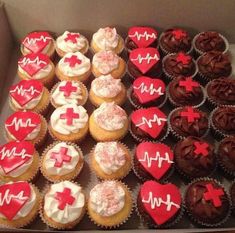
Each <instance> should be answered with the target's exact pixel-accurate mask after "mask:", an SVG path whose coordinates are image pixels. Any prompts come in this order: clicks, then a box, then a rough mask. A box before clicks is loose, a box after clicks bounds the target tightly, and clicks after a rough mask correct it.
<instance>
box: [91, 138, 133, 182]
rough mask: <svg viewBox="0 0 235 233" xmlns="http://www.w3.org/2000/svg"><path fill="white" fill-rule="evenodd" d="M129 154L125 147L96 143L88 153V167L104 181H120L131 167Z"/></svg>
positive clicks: (116, 144)
mask: <svg viewBox="0 0 235 233" xmlns="http://www.w3.org/2000/svg"><path fill="white" fill-rule="evenodd" d="M131 160H132V158H131V152H130V150H129V149H128V148H127V146H126V145H124V144H122V143H120V142H117V141H111V142H98V143H97V144H96V145H95V147H94V148H93V149H92V151H91V153H90V166H91V169H92V170H93V171H94V172H95V174H96V175H97V176H98V177H99V178H101V179H104V180H108V179H115V180H118V179H122V178H124V177H125V176H126V175H127V174H128V173H129V172H130V169H131V167H132V161H131Z"/></svg>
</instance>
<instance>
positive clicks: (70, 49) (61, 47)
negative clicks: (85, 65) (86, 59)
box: [55, 31, 89, 57]
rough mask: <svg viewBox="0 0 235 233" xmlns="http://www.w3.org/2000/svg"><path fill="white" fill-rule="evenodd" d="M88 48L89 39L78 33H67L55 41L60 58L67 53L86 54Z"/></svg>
mask: <svg viewBox="0 0 235 233" xmlns="http://www.w3.org/2000/svg"><path fill="white" fill-rule="evenodd" d="M88 48H89V42H88V40H87V38H86V37H85V36H83V35H81V34H80V33H78V32H69V31H65V32H64V33H63V34H62V35H60V36H59V37H57V39H56V41H55V49H56V52H57V54H58V55H59V56H60V57H63V56H64V55H65V54H66V53H75V52H80V53H83V54H86V53H87V51H88Z"/></svg>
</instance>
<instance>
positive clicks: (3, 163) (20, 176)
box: [0, 141, 39, 182]
mask: <svg viewBox="0 0 235 233" xmlns="http://www.w3.org/2000/svg"><path fill="white" fill-rule="evenodd" d="M38 163H39V155H38V152H37V151H36V150H35V148H34V145H33V144H32V143H30V142H27V141H21V142H19V141H16V142H15V141H12V142H8V143H6V144H4V145H2V146H0V180H1V181H4V182H9V181H20V180H21V181H22V180H24V181H29V180H31V179H33V178H34V176H35V175H36V173H37V171H38Z"/></svg>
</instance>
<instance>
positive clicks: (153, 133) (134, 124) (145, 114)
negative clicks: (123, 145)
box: [130, 107, 168, 142]
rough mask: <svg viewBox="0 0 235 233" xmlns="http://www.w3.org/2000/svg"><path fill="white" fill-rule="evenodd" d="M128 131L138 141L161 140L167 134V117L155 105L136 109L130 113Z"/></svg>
mask: <svg viewBox="0 0 235 233" xmlns="http://www.w3.org/2000/svg"><path fill="white" fill-rule="evenodd" d="M130 133H131V135H132V136H133V138H134V139H135V140H137V141H138V142H142V141H162V140H164V139H165V138H166V136H167V135H168V126H167V117H166V115H165V113H163V112H162V111H161V110H160V109H158V108H157V107H151V108H145V109H144V108H141V109H138V110H136V111H134V112H132V113H131V115H130Z"/></svg>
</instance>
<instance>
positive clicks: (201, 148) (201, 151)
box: [193, 142, 209, 156]
mask: <svg viewBox="0 0 235 233" xmlns="http://www.w3.org/2000/svg"><path fill="white" fill-rule="evenodd" d="M193 145H194V146H195V149H194V153H195V154H196V155H203V156H207V155H208V153H209V151H208V147H209V145H208V144H207V143H206V142H202V143H201V142H194V144H193Z"/></svg>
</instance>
